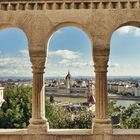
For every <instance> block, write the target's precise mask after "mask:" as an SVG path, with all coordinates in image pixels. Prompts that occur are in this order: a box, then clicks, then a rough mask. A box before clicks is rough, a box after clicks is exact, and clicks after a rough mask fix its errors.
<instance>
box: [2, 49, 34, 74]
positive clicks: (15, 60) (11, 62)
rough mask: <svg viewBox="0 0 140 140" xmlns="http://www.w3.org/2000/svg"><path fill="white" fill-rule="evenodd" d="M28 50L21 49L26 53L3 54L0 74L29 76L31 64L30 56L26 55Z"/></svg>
mask: <svg viewBox="0 0 140 140" xmlns="http://www.w3.org/2000/svg"><path fill="white" fill-rule="evenodd" d="M25 52H26V51H22V50H21V54H24V55H20V54H19V55H17V56H12V55H9V54H7V55H1V56H0V76H29V75H31V64H30V61H29V57H26V56H25V54H26V53H25ZM26 55H27V54H26Z"/></svg>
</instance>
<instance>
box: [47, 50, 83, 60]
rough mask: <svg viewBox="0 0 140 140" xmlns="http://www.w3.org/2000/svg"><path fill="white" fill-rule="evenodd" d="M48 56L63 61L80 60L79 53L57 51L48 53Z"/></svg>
mask: <svg viewBox="0 0 140 140" xmlns="http://www.w3.org/2000/svg"><path fill="white" fill-rule="evenodd" d="M49 56H57V57H60V58H63V59H76V58H80V56H81V54H80V53H79V52H74V51H70V50H57V51H50V52H49Z"/></svg>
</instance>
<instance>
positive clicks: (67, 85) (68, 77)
mask: <svg viewBox="0 0 140 140" xmlns="http://www.w3.org/2000/svg"><path fill="white" fill-rule="evenodd" d="M65 81H66V88H67V89H69V88H70V87H71V81H72V79H71V74H70V71H68V74H67V76H66V78H65Z"/></svg>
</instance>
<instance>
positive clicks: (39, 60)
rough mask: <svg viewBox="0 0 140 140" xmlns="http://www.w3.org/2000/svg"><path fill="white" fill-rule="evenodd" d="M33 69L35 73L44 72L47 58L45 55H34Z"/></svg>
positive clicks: (32, 60) (32, 59)
mask: <svg viewBox="0 0 140 140" xmlns="http://www.w3.org/2000/svg"><path fill="white" fill-rule="evenodd" d="M31 62H32V69H33V73H44V69H45V58H44V57H32V58H31Z"/></svg>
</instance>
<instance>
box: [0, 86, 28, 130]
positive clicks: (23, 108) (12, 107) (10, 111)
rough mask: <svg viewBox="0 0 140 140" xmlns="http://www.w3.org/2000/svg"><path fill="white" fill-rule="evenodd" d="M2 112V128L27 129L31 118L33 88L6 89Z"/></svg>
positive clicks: (0, 111) (15, 87) (16, 87)
mask: <svg viewBox="0 0 140 140" xmlns="http://www.w3.org/2000/svg"><path fill="white" fill-rule="evenodd" d="M4 99H5V102H4V103H3V105H2V107H1V110H0V128H25V127H27V126H28V124H29V119H30V118H31V88H30V87H25V86H20V87H19V86H14V87H13V86H11V87H10V86H8V87H5V91H4Z"/></svg>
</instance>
